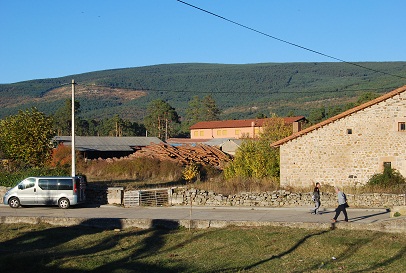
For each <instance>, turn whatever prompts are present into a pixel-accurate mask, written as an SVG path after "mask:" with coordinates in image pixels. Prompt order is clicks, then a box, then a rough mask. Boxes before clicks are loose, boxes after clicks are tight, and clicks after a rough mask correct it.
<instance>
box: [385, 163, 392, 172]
mask: <svg viewBox="0 0 406 273" xmlns="http://www.w3.org/2000/svg"><path fill="white" fill-rule="evenodd" d="M383 168H384V169H385V170H387V169H389V170H390V169H391V168H392V163H391V162H383Z"/></svg>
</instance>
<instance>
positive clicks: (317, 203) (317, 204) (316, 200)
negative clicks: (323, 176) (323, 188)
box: [312, 182, 321, 214]
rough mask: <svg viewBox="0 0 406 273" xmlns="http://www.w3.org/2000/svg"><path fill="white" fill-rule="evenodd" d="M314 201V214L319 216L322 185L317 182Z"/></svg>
mask: <svg viewBox="0 0 406 273" xmlns="http://www.w3.org/2000/svg"><path fill="white" fill-rule="evenodd" d="M313 201H314V210H313V211H312V214H317V210H318V209H319V208H320V205H321V202H320V183H319V182H317V183H316V186H315V187H314V190H313Z"/></svg>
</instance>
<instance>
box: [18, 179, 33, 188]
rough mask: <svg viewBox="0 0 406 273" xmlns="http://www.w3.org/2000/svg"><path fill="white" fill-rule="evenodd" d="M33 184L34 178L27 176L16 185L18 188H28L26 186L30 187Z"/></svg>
mask: <svg viewBox="0 0 406 273" xmlns="http://www.w3.org/2000/svg"><path fill="white" fill-rule="evenodd" d="M34 186H35V178H32V177H29V178H27V179H24V180H23V181H21V183H20V184H19V185H18V188H19V189H28V188H32V187H34Z"/></svg>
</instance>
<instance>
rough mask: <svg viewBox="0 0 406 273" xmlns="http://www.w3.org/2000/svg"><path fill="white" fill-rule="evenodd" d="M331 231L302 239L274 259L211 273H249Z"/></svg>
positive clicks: (274, 256) (273, 256)
mask: <svg viewBox="0 0 406 273" xmlns="http://www.w3.org/2000/svg"><path fill="white" fill-rule="evenodd" d="M329 231H330V230H323V231H320V232H317V233H313V234H309V235H306V236H304V237H303V238H302V239H300V240H299V241H298V242H297V243H296V244H294V245H293V246H292V247H290V248H289V249H288V250H286V251H284V252H282V253H280V254H278V255H272V257H270V258H267V259H264V260H260V261H258V262H256V263H253V264H250V265H247V266H244V267H234V268H223V269H219V270H215V271H211V272H210V273H220V272H240V271H245V270H246V271H248V272H249V271H250V270H252V269H253V268H255V267H257V266H260V265H262V264H264V263H267V262H270V261H272V260H275V259H281V258H283V257H284V256H286V255H288V254H290V253H292V252H293V251H295V250H296V249H297V248H298V247H299V246H301V245H302V244H303V243H305V242H306V240H308V239H309V238H311V237H314V236H319V235H323V234H325V233H327V232H329Z"/></svg>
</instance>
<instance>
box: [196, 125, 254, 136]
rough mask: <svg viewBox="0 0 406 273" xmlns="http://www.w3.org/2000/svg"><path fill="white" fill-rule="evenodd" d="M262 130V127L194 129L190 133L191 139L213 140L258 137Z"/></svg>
mask: <svg viewBox="0 0 406 273" xmlns="http://www.w3.org/2000/svg"><path fill="white" fill-rule="evenodd" d="M260 130H261V127H242V128H215V129H192V130H191V131H190V138H191V139H212V138H242V137H256V136H258V134H259V133H260Z"/></svg>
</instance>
